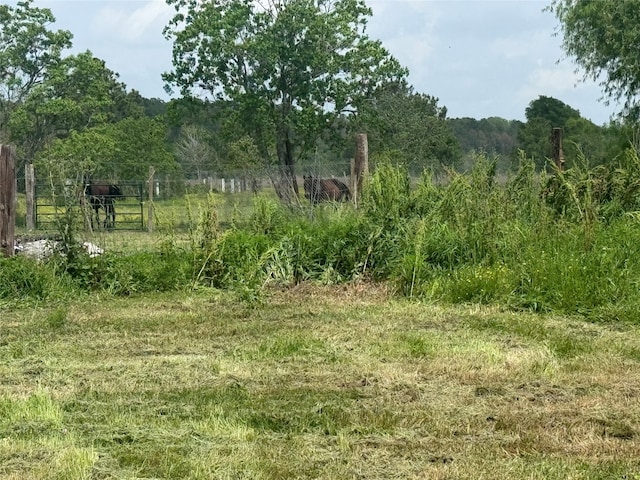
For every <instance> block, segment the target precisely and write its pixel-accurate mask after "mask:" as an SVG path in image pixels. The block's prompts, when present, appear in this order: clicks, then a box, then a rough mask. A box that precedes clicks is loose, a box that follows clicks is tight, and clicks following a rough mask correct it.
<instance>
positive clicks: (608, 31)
mask: <svg viewBox="0 0 640 480" xmlns="http://www.w3.org/2000/svg"><path fill="white" fill-rule="evenodd" d="M547 9H548V10H549V11H551V12H553V13H554V14H555V15H556V17H557V18H558V20H559V21H560V31H561V32H562V35H563V47H564V50H565V51H566V52H567V53H568V54H569V55H570V56H572V57H574V58H575V60H576V62H577V63H578V65H580V66H581V67H582V68H583V69H584V71H585V79H586V78H591V79H593V80H595V81H600V85H601V86H602V88H603V91H604V93H605V95H606V96H607V97H608V98H609V99H613V100H616V101H624V108H625V110H626V111H627V112H630V113H632V114H633V116H634V117H635V119H637V118H638V112H639V111H640V95H639V94H640V49H638V45H640V8H638V2H637V0H615V1H613V0H612V1H592V0H554V1H553V2H552V3H551V5H550V6H549V7H547ZM603 77H604V79H603ZM601 79H602V80H601Z"/></svg>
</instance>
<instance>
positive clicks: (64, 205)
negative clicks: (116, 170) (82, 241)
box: [34, 182, 146, 231]
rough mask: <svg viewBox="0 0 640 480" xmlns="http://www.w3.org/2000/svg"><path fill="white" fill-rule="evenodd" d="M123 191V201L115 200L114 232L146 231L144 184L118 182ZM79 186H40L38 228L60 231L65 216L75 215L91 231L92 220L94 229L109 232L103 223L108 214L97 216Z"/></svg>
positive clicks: (37, 192) (36, 204) (36, 201)
mask: <svg viewBox="0 0 640 480" xmlns="http://www.w3.org/2000/svg"><path fill="white" fill-rule="evenodd" d="M117 185H118V186H119V187H120V190H121V191H122V195H123V196H122V197H113V200H114V202H113V208H114V212H115V224H114V226H113V228H109V229H110V230H144V229H145V228H146V227H145V218H144V208H143V207H144V203H143V198H144V197H143V194H144V189H143V184H142V182H118V183H117ZM78 190H80V191H82V187H81V186H80V188H79V187H78V186H77V185H75V184H68V185H65V186H64V187H57V188H56V187H53V186H52V185H51V184H44V183H41V184H36V186H35V198H34V217H35V218H34V221H35V228H36V229H39V230H56V229H57V225H56V221H57V220H58V219H59V218H60V217H61V216H62V215H65V214H69V213H70V214H71V215H73V217H74V218H75V219H76V220H77V222H79V223H78V224H79V225H85V227H86V228H89V226H90V225H91V220H92V218H93V219H94V222H93V225H92V227H91V228H92V229H94V230H97V231H98V230H105V225H104V223H103V221H102V220H103V219H104V216H105V215H106V213H105V211H104V210H98V211H97V212H96V211H95V210H94V209H92V208H91V205H90V203H89V202H88V201H87V199H86V197H84V195H82V194H78V193H77V192H78ZM96 213H97V214H98V215H102V217H101V218H100V221H95V215H96Z"/></svg>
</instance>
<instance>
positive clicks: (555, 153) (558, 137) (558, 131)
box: [551, 127, 564, 171]
mask: <svg viewBox="0 0 640 480" xmlns="http://www.w3.org/2000/svg"><path fill="white" fill-rule="evenodd" d="M551 158H552V160H553V163H555V164H556V167H558V170H559V171H563V170H564V152H563V151H562V128H559V127H554V128H553V129H551Z"/></svg>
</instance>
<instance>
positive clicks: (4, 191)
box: [0, 144, 16, 257]
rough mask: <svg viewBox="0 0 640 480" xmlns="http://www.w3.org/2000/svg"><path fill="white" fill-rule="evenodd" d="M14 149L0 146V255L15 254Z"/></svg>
mask: <svg viewBox="0 0 640 480" xmlns="http://www.w3.org/2000/svg"><path fill="white" fill-rule="evenodd" d="M15 228H16V149H15V147H13V146H10V145H1V144H0V253H2V254H3V255H6V256H7V257H12V256H13V254H14V253H15Z"/></svg>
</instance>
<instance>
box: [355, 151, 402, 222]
mask: <svg viewBox="0 0 640 480" xmlns="http://www.w3.org/2000/svg"><path fill="white" fill-rule="evenodd" d="M410 199H411V195H410V179H409V172H408V170H407V168H406V167H405V166H404V165H394V164H393V163H392V157H391V156H390V154H388V155H385V156H383V157H381V158H380V159H378V161H377V162H376V169H375V171H374V172H373V173H372V174H371V176H370V178H369V180H368V182H367V185H366V188H365V189H364V192H363V194H362V201H361V206H362V211H363V214H364V215H365V216H366V217H368V218H370V219H372V220H374V221H377V222H379V223H383V224H385V223H386V224H393V223H394V222H399V221H401V220H402V219H403V218H405V217H406V215H407V214H408V211H409V206H410Z"/></svg>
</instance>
